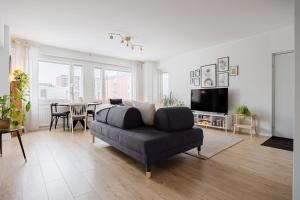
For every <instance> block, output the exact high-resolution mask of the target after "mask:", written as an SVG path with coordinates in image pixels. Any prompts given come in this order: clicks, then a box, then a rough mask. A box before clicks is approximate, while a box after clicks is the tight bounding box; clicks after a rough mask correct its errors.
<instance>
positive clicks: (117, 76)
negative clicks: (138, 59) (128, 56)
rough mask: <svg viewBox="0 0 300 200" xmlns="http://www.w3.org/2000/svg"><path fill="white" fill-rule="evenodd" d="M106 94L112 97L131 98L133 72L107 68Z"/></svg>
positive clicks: (107, 96)
mask: <svg viewBox="0 0 300 200" xmlns="http://www.w3.org/2000/svg"><path fill="white" fill-rule="evenodd" d="M104 79H105V96H106V98H107V99H110V98H122V99H131V93H132V89H131V73H130V72H122V71H114V70H106V71H105V76H104Z"/></svg>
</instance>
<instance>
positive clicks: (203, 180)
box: [0, 129, 293, 200]
mask: <svg viewBox="0 0 300 200" xmlns="http://www.w3.org/2000/svg"><path fill="white" fill-rule="evenodd" d="M204 131H213V130H207V129H205V130H204ZM219 133H220V134H224V133H223V132H219ZM240 137H243V138H244V139H245V140H244V141H243V142H241V143H239V144H237V145H236V146H234V147H232V148H229V149H227V150H225V151H223V152H222V153H220V154H218V155H216V156H214V157H212V158H211V159H209V160H200V159H197V158H194V157H191V156H188V155H186V154H179V155H178V156H175V157H173V158H171V159H170V160H168V161H165V162H163V163H160V164H157V165H154V166H153V169H152V178H151V179H147V178H146V177H145V173H144V168H143V166H142V165H141V164H140V163H138V162H136V161H135V160H133V159H131V158H129V157H127V156H126V155H124V154H123V153H121V152H119V151H117V150H115V149H114V148H112V147H109V146H107V145H106V144H105V143H103V142H101V141H100V140H98V139H96V143H95V144H92V143H91V136H90V134H89V133H88V132H87V133H84V132H81V131H75V132H74V134H72V133H71V132H68V131H66V132H62V131H61V130H55V131H52V132H49V131H39V132H31V133H26V134H25V135H23V136H22V139H23V143H24V146H25V151H26V154H27V160H28V161H27V163H25V162H24V159H23V157H22V153H21V149H20V147H19V144H18V141H17V139H16V138H13V139H12V140H11V141H4V147H3V157H2V158H0V200H10V199H24V200H25V199H26V200H27V199H29V200H35V199H36V200H43V199H51V200H52V199H55V200H56V199H60V200H69V199H76V200H94V199H105V200H106V199H107V200H114V199H129V200H132V199H155V200H159V199H165V200H166V199H170V200H176V199H197V200H248V199H253V200H254V199H255V200H265V199H266V200H267V199H268V200H287V199H291V195H292V164H293V162H292V152H288V151H284V150H278V149H273V148H268V147H263V146H261V145H260V144H261V143H262V142H263V141H264V140H266V138H265V137H253V138H252V139H251V138H250V136H248V135H240Z"/></svg>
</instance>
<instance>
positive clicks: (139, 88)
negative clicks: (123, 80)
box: [132, 62, 144, 101]
mask: <svg viewBox="0 0 300 200" xmlns="http://www.w3.org/2000/svg"><path fill="white" fill-rule="evenodd" d="M132 71H133V99H134V100H136V101H144V92H143V89H144V84H143V63H142V62H137V63H135V64H134V65H133V70H132Z"/></svg>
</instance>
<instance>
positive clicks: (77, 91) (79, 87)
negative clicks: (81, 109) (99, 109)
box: [73, 65, 83, 100]
mask: <svg viewBox="0 0 300 200" xmlns="http://www.w3.org/2000/svg"><path fill="white" fill-rule="evenodd" d="M73 86H74V100H78V99H79V98H83V75H82V67H81V66H76V65H75V66H74V76H73Z"/></svg>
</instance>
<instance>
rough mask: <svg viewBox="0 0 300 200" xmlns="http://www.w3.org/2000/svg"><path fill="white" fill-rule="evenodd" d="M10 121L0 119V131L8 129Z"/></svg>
mask: <svg viewBox="0 0 300 200" xmlns="http://www.w3.org/2000/svg"><path fill="white" fill-rule="evenodd" d="M9 127H10V119H0V129H9Z"/></svg>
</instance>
